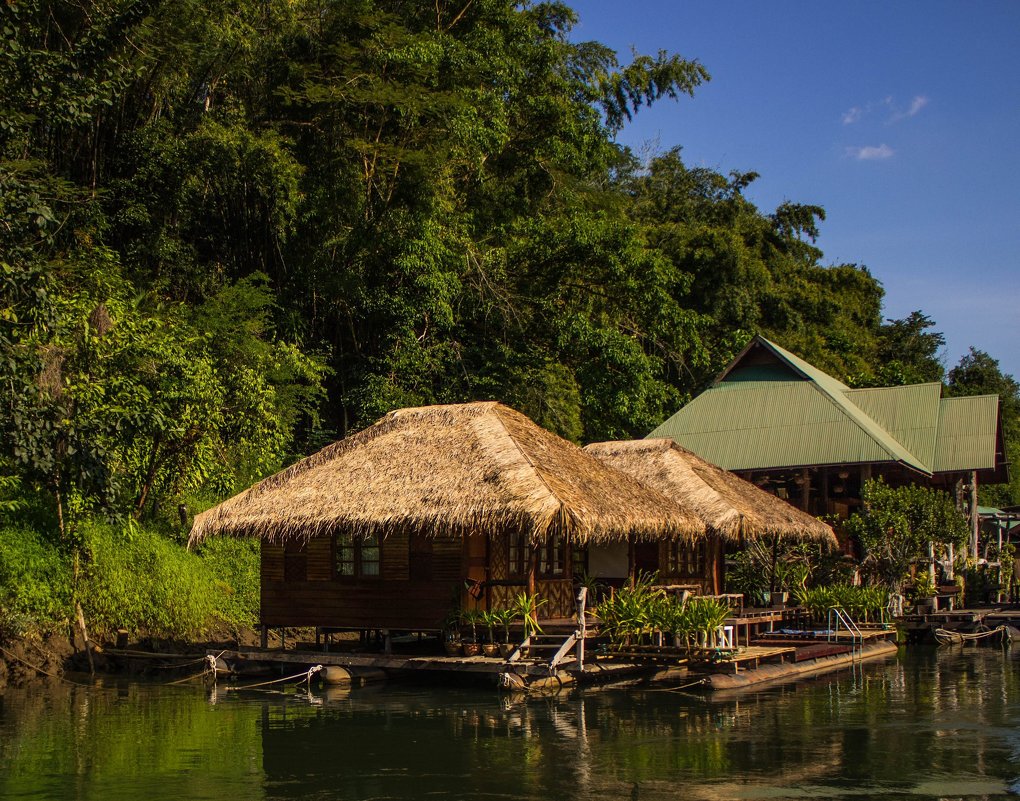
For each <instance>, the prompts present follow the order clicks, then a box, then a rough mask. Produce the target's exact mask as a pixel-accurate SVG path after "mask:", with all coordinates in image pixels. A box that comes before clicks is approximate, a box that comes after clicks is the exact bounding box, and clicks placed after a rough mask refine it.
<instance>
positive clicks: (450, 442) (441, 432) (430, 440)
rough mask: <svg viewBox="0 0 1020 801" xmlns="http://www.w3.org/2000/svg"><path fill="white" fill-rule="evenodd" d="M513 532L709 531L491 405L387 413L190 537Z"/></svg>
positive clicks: (206, 515)
mask: <svg viewBox="0 0 1020 801" xmlns="http://www.w3.org/2000/svg"><path fill="white" fill-rule="evenodd" d="M507 528H510V529H513V530H517V531H521V532H523V533H525V534H527V535H528V536H530V537H531V539H532V540H533V541H541V540H542V539H544V538H545V537H547V536H549V535H551V534H555V533H559V534H563V535H566V536H569V537H570V538H572V539H573V540H574V541H575V542H579V543H585V542H592V541H596V542H597V541H607V540H619V539H626V538H627V537H628V536H630V535H634V536H636V537H638V538H640V539H658V538H669V537H693V536H697V535H701V534H704V533H705V525H704V523H703V522H702V520H701V519H700V518H699V517H698V516H697V515H695V514H694V513H693V512H692V511H687V510H685V509H684V508H682V507H681V506H680V505H679V504H678V503H676V502H675V501H673V500H671V499H670V498H668V497H666V496H665V495H663V494H662V493H660V492H658V491H656V490H654V489H651V488H648V487H645V486H644V485H642V484H641V483H640V482H639V481H638V480H636V479H634V478H632V477H631V476H629V475H627V474H625V473H621V472H619V471H618V470H616V469H614V468H612V467H610V466H609V465H607V464H605V463H603V462H602V461H600V460H599V459H596V458H595V457H594V456H592V455H591V454H588V453H585V452H584V451H583V450H581V448H579V447H577V446H576V445H574V444H572V443H570V442H567V441H566V440H564V439H561V438H560V437H558V436H556V435H555V434H552V433H551V432H549V431H546V430H545V429H543V428H541V427H539V426H538V425H536V424H535V423H533V422H532V421H531V420H529V419H528V418H527V417H525V416H524V415H523V414H521V413H519V412H516V411H514V410H513V409H510V408H508V407H506V406H503V405H501V404H499V403H494V402H484V403H466V404H458V405H450V406H426V407H420V408H413V409H400V410H397V411H394V412H390V413H389V414H388V415H386V416H385V417H383V418H382V419H381V420H379V421H378V422H377V423H375V425H373V426H370V427H369V428H367V429H365V430H364V431H361V432H360V433H358V434H355V435H353V436H351V437H348V438H347V439H344V440H342V441H340V442H335V443H333V444H332V445H329V446H327V447H326V448H323V449H322V450H321V451H319V452H318V453H316V454H313V455H312V456H309V457H308V458H306V459H304V460H302V461H300V462H297V463H296V464H294V465H292V466H291V467H289V468H287V469H286V470H283V471H282V472H280V473H277V474H276V475H274V476H270V477H269V478H267V479H265V480H263V481H262V482H260V483H259V484H256V485H255V486H253V487H251V488H249V489H247V490H245V491H244V492H242V493H240V494H238V495H236V496H234V497H233V498H230V499H229V500H227V501H224V502H223V503H221V504H220V505H219V506H217V507H215V508H213V509H210V510H209V511H207V512H203V513H202V514H200V515H198V517H196V518H195V524H194V527H193V528H192V532H191V539H190V542H191V543H192V544H193V543H196V542H199V541H201V540H202V539H204V538H205V537H208V536H210V535H213V534H234V535H242V536H257V537H261V538H263V539H266V540H271V541H282V540H288V539H307V538H308V537H311V536H312V535H314V534H318V533H329V532H335V531H344V532H345V533H348V534H350V535H352V536H364V535H367V534H379V535H382V536H385V535H386V534H388V533H390V532H394V531H401V530H403V531H406V530H414V531H419V532H422V533H425V534H428V533H430V532H431V533H436V532H440V531H442V532H456V533H460V534H464V535H466V534H473V533H484V532H486V531H491V530H493V529H507Z"/></svg>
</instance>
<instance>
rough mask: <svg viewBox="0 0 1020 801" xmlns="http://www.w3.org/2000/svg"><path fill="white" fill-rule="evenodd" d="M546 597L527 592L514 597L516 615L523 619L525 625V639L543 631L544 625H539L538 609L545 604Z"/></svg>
mask: <svg viewBox="0 0 1020 801" xmlns="http://www.w3.org/2000/svg"><path fill="white" fill-rule="evenodd" d="M545 604H546V599H545V598H539V597H538V596H537V595H529V594H528V593H526V592H522V593H520V594H519V595H518V596H517V597H516V598H515V599H514V606H513V610H514V615H515V616H516V617H517V618H520V619H521V622H522V623H523V625H524V639H525V640H526V639H528V638H529V637H533V636H534V635H536V634H541V633H542V627H541V626H539V625H538V610H539V609H540V608H541V607H543V606H545Z"/></svg>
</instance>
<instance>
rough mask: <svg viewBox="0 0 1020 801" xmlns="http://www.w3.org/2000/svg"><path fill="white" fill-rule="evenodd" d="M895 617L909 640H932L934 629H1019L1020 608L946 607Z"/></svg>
mask: <svg viewBox="0 0 1020 801" xmlns="http://www.w3.org/2000/svg"><path fill="white" fill-rule="evenodd" d="M898 620H899V624H900V626H901V627H902V628H903V630H904V631H905V632H906V635H907V638H908V639H909V640H911V641H914V642H916V641H920V640H924V641H932V642H933V641H934V640H935V630H936V629H944V630H946V631H955V632H960V633H963V634H974V633H978V632H982V631H990V630H992V629H995V628H997V627H998V626H1009V627H1010V628H1013V629H1018V630H1020V609H1014V608H1009V607H1001V606H999V607H988V608H981V609H947V610H942V611H937V612H925V613H923V614H914V615H904V616H903V617H901V618H899V619H898Z"/></svg>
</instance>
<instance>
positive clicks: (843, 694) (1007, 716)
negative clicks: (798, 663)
mask: <svg viewBox="0 0 1020 801" xmlns="http://www.w3.org/2000/svg"><path fill="white" fill-rule="evenodd" d="M1018 668H1020V647H1017V646H1014V647H1013V648H1012V649H1011V650H1000V649H998V648H967V649H954V650H945V649H943V650H938V651H936V650H935V649H926V648H913V649H911V650H909V651H901V653H900V655H899V656H898V657H895V658H890V659H887V660H885V661H882V662H878V663H874V664H868V665H865V666H863V668H862V667H858V668H857V669H856V670H853V671H851V670H847V671H844V672H841V673H838V674H833V675H830V676H827V677H822V678H817V679H815V680H811V681H802V682H799V683H796V684H789V685H785V686H781V687H774V688H770V689H765V690H759V691H756V692H752V693H748V692H746V691H745V692H744V693H742V694H740V695H733V696H728V697H721V696H718V695H716V696H706V695H699V694H695V693H691V692H688V691H675V690H672V691H671V690H662V689H649V688H644V689H618V690H601V691H593V690H588V691H586V692H580V691H575V692H571V693H569V694H561V695H558V696H555V697H547V698H531V699H527V700H521V699H515V698H510V697H506V696H502V695H500V694H499V693H498V692H497V691H496V690H495V689H488V688H474V689H463V688H453V687H436V686H432V687H421V686H415V685H410V684H404V683H390V684H387V685H383V686H376V687H366V688H360V689H355V690H353V691H342V690H338V689H333V690H328V691H325V692H319V691H314V690H313V691H312V692H311V693H307V692H303V691H302V692H296V691H295V690H294V689H290V690H289V691H288V692H286V693H279V692H257V691H248V692H236V691H228V690H226V689H225V686H224V685H222V684H221V685H220V687H219V688H218V689H215V690H210V689H209V688H205V687H203V686H202V685H200V684H192V685H183V686H167V685H165V684H157V683H139V682H123V683H118V682H117V681H114V680H112V679H109V678H107V679H105V680H104V681H103V683H102V684H100V685H98V686H95V687H89V688H86V687H73V686H70V685H67V684H62V683H61V684H58V683H53V684H47V685H36V686H33V687H31V688H27V689H8V690H7V691H6V693H4V694H3V695H0V799H3V800H4V801H8V799H95V800H96V801H120V800H121V799H124V800H125V801H126V800H127V799H131V801H135V800H136V799H141V801H162V799H174V800H175V801H177V800H178V799H216V800H217V801H223V800H224V799H240V800H242V801H247V800H248V799H251V800H256V799H267V800H268V799H273V800H275V799H280V800H281V801H282V800H284V799H286V800H288V801H289V800H290V799H313V800H319V799H321V800H323V801H326V800H329V801H332V800H333V799H345V800H346V799H358V800H359V801H367V800H368V799H460V798H463V799H472V800H473V801H475V800H478V799H500V800H503V799H536V800H537V799H645V800H646V801H647V800H649V799H730V798H732V799H755V798H768V799H780V798H797V799H800V798H811V799H815V798H873V799H925V798H932V799H936V798H937V799H963V798H968V799H970V798H974V799H978V798H1016V797H1017V796H1016V794H1015V793H1020V671H1018Z"/></svg>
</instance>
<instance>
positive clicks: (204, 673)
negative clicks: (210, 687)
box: [164, 670, 209, 687]
mask: <svg viewBox="0 0 1020 801" xmlns="http://www.w3.org/2000/svg"><path fill="white" fill-rule="evenodd" d="M208 674H209V671H207V670H203V671H202V672H201V673H196V674H195V675H194V676H188V677H187V678H183V679H178V680H177V681H168V682H167V683H166V684H165V685H164V686H165V687H173V686H174V685H177V684H187V683H188V682H189V681H194V680H195V679H200V678H202V677H203V676H207V675H208Z"/></svg>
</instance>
